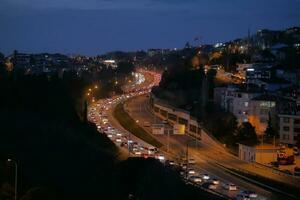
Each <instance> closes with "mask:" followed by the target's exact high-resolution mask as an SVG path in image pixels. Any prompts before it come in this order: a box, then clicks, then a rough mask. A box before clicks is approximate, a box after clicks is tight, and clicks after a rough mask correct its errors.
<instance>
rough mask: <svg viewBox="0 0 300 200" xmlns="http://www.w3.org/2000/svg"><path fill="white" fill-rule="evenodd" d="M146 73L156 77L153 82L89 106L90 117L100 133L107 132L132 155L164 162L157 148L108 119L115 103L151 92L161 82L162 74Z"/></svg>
mask: <svg viewBox="0 0 300 200" xmlns="http://www.w3.org/2000/svg"><path fill="white" fill-rule="evenodd" d="M144 73H150V74H151V75H152V76H153V77H154V80H153V82H152V83H151V84H149V85H147V86H144V87H140V88H138V87H137V88H132V90H131V91H128V92H127V93H126V94H123V95H119V96H114V97H111V98H107V99H101V100H99V101H97V102H96V103H94V104H92V105H90V106H89V110H88V111H89V112H88V119H89V121H91V122H93V123H95V124H96V126H97V129H98V131H99V132H100V133H104V134H106V135H107V137H108V138H110V139H111V140H112V141H113V142H114V143H115V144H116V145H117V146H120V147H121V148H124V149H125V148H126V150H128V151H129V152H130V156H135V157H154V158H157V159H158V160H160V161H162V162H164V160H165V156H164V155H163V154H161V153H159V151H158V149H157V148H155V147H153V146H151V145H148V144H146V143H144V142H141V141H140V142H138V141H134V139H133V137H132V136H131V137H130V135H129V134H128V133H126V132H124V131H121V130H118V129H117V128H115V127H113V126H112V125H111V123H110V122H109V119H108V113H107V112H108V110H109V109H110V108H111V107H112V106H113V105H116V104H118V103H120V102H121V101H125V100H126V99H128V98H131V97H134V96H137V95H142V94H146V93H149V92H150V90H151V88H152V87H153V86H155V85H157V84H159V82H160V79H161V76H160V74H157V73H155V72H150V71H147V72H144ZM140 84H141V83H139V85H140Z"/></svg>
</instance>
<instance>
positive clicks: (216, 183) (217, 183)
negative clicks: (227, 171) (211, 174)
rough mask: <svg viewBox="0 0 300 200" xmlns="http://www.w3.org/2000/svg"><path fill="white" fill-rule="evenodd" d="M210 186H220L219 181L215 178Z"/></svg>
mask: <svg viewBox="0 0 300 200" xmlns="http://www.w3.org/2000/svg"><path fill="white" fill-rule="evenodd" d="M211 182H212V184H215V185H219V184H220V181H219V180H218V179H216V178H214V179H212V181H211Z"/></svg>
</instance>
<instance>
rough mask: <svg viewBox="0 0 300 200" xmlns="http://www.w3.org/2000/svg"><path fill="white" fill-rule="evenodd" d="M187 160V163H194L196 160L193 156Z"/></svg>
mask: <svg viewBox="0 0 300 200" xmlns="http://www.w3.org/2000/svg"><path fill="white" fill-rule="evenodd" d="M188 162H189V164H196V161H195V159H194V158H190V159H189V160H188Z"/></svg>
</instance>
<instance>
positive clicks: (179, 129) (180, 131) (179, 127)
mask: <svg viewBox="0 0 300 200" xmlns="http://www.w3.org/2000/svg"><path fill="white" fill-rule="evenodd" d="M173 128H174V132H173V133H174V135H184V134H185V125H184V124H175V125H174V127H173Z"/></svg>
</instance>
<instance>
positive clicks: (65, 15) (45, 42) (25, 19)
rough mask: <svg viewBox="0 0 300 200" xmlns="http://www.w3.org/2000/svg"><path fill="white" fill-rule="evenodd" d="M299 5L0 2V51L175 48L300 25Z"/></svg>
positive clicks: (263, 1)
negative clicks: (199, 38)
mask: <svg viewBox="0 0 300 200" xmlns="http://www.w3.org/2000/svg"><path fill="white" fill-rule="evenodd" d="M299 10H300V0H0V27H1V28H0V52H3V53H5V54H6V55H8V54H10V53H11V52H12V51H13V50H14V49H17V50H19V51H20V52H28V53H37V52H50V53H53V52H58V53H65V54H72V53H75V54H84V55H97V54H101V53H105V52H108V51H112V50H139V49H147V48H175V47H177V48H181V47H183V46H184V44H185V43H186V42H187V41H190V42H192V41H193V39H194V38H195V37H199V36H201V38H202V39H201V43H215V42H222V41H227V40H231V39H235V38H237V37H244V36H246V35H247V30H248V28H249V29H250V30H251V32H256V30H257V29H260V28H268V29H284V28H287V27H291V26H299V25H300V12H299Z"/></svg>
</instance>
